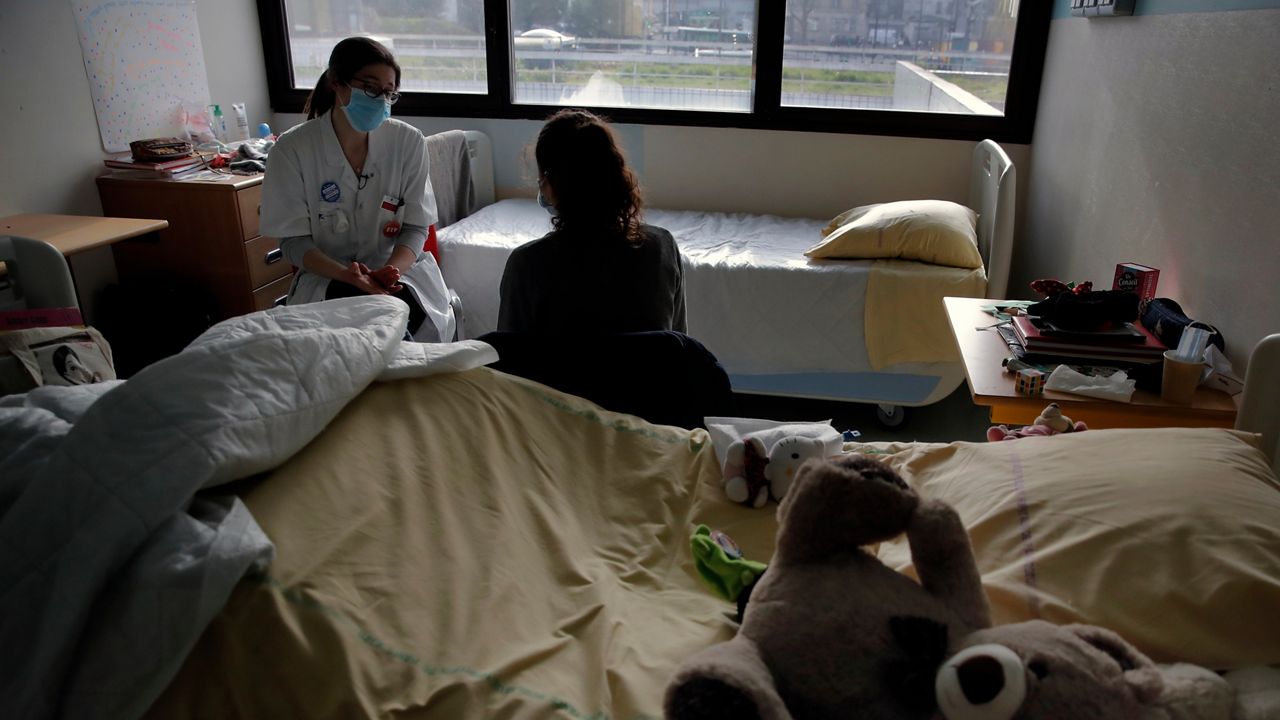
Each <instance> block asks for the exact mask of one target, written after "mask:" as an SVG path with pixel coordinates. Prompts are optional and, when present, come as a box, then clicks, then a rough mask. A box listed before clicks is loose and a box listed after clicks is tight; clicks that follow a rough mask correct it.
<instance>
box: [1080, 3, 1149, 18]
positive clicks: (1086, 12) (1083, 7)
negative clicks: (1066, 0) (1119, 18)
mask: <svg viewBox="0 0 1280 720" xmlns="http://www.w3.org/2000/svg"><path fill="white" fill-rule="evenodd" d="M1133 3H1134V0H1071V14H1072V15H1075V16H1076V17H1112V16H1115V15H1132V14H1133Z"/></svg>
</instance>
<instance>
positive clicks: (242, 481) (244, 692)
mask: <svg viewBox="0 0 1280 720" xmlns="http://www.w3.org/2000/svg"><path fill="white" fill-rule="evenodd" d="M406 315H407V310H406V308H405V307H404V305H403V304H401V303H397V302H396V301H394V300H392V299H388V298H382V297H366V298H350V299H343V300H335V301H329V302H325V303H316V304H313V305H302V306H297V307H282V308H274V309H272V310H268V311H264V312H261V313H255V314H252V315H248V316H243V317H240V318H234V319H231V320H228V321H225V322H223V323H220V324H218V325H217V326H215V327H214V328H212V329H210V330H209V331H208V332H206V333H205V334H204V335H203V336H201V337H200V338H199V339H197V340H196V341H195V342H194V343H192V345H191V346H190V347H188V348H187V349H186V350H184V351H183V352H182V353H180V354H178V355H176V356H173V357H170V358H166V359H164V360H161V361H159V362H157V363H155V364H154V365H151V366H149V367H148V368H146V369H144V370H143V371H141V372H139V373H138V374H136V375H134V376H133V377H132V378H130V379H129V380H127V381H123V382H111V383H104V384H102V385H100V386H78V387H74V388H47V389H45V390H43V391H39V392H32V393H28V394H26V395H19V396H13V397H11V398H8V399H6V400H3V401H0V478H3V479H4V483H3V488H4V491H5V494H4V496H3V497H4V502H5V504H4V505H3V508H2V509H3V515H2V516H0V540H3V542H0V587H4V588H5V592H4V593H3V594H0V638H3V640H4V642H5V648H6V650H5V653H3V655H0V658H3V659H0V665H2V666H3V668H2V669H3V672H2V673H0V677H3V678H4V692H3V693H0V716H5V717H29V718H30V717H34V718H39V717H53V716H55V715H59V716H65V717H86V716H109V717H123V718H127V717H137V716H140V715H146V716H148V717H155V718H195V717H240V718H276V717H370V718H373V717H379V718H382V717H391V716H395V717H430V718H437V717H440V718H452V719H457V720H467V719H470V718H476V719H479V718H493V717H504V718H587V717H591V718H606V717H609V718H655V717H657V716H659V715H660V713H661V710H660V702H661V697H662V692H663V688H664V687H665V684H666V682H667V680H668V678H669V677H670V674H671V673H672V671H673V670H674V669H675V668H676V666H677V665H678V664H679V663H680V662H681V661H682V660H683V659H685V658H687V657H688V656H690V655H692V654H693V653H694V652H696V651H698V650H700V649H702V648H705V647H707V646H708V645H710V644H712V643H716V642H720V641H723V640H726V639H728V638H730V637H732V635H733V633H734V631H735V628H736V624H735V622H734V621H733V619H732V618H733V615H734V611H735V608H734V607H733V605H732V604H731V603H728V602H725V601H723V600H721V599H720V598H719V597H718V596H716V595H715V594H714V593H713V592H712V591H711V590H710V588H709V587H708V586H707V585H705V584H704V582H703V581H702V580H701V579H700V577H699V575H698V573H697V571H696V570H695V567H694V562H693V558H692V556H691V553H690V547H689V538H690V533H691V531H692V530H693V528H694V526H695V525H697V524H700V523H703V524H706V525H708V526H710V527H712V528H715V529H718V530H721V531H723V532H725V533H727V534H728V535H729V536H730V537H732V538H733V539H734V540H735V541H736V542H737V544H738V545H739V546H740V547H741V549H742V551H743V553H744V555H745V556H746V557H747V558H749V559H758V560H760V561H762V562H768V560H769V558H770V557H771V555H772V550H773V539H774V533H775V530H776V524H775V518H774V512H773V510H772V508H767V509H763V510H756V509H750V508H746V507H742V506H740V505H737V504H735V503H731V502H729V501H728V500H726V498H725V497H724V495H723V492H722V490H721V478H720V470H719V465H718V462H717V460H716V456H715V452H714V448H713V446H712V444H711V441H710V437H709V435H708V434H707V433H706V432H705V431H703V430H701V429H695V430H685V429H680V428H676V427H671V426H661V425H653V424H650V423H648V422H645V421H644V420H641V419H639V418H637V417H634V416H628V415H621V414H618V413H613V412H609V411H607V410H604V409H602V408H600V407H598V406H595V405H592V404H591V403H589V402H587V401H585V400H582V399H581V398H578V397H574V396H572V395H567V394H564V393H561V392H558V391H556V390H553V389H551V388H548V387H545V386H541V385H538V384H536V383H533V382H530V381H528V380H524V379H521V378H517V377H514V376H509V375H505V374H502V373H499V372H496V371H493V370H491V369H490V368H488V367H484V366H485V365H486V364H488V363H490V362H492V360H493V352H492V348H489V347H488V346H486V345H485V344H483V343H479V342H475V341H464V342H460V343H452V344H443V345H418V344H413V343H402V342H401V340H400V338H401V337H402V333H403V329H404V325H405V322H406ZM1277 371H1280V335H1275V336H1272V337H1270V338H1268V339H1267V340H1266V341H1264V343H1263V344H1261V345H1259V347H1258V349H1257V350H1256V351H1255V352H1254V354H1253V358H1252V361H1251V362H1250V364H1249V367H1248V374H1247V378H1246V389H1245V394H1244V402H1243V404H1242V406H1241V412H1240V414H1239V428H1240V429H1239V430H1238V431H1236V430H1226V429H1185V428H1176V429H1153V430H1090V431H1086V432H1080V433H1072V434H1068V435H1060V436H1056V437H1048V438H1026V439H1021V440H1016V441H1012V442H1000V443H964V442H960V443H948V444H933V443H870V444H854V443H850V444H847V445H846V446H845V450H846V451H851V452H862V453H864V454H868V455H872V456H874V457H878V458H880V459H882V460H884V461H885V462H887V463H889V464H891V465H892V466H893V467H895V468H896V469H898V471H899V472H900V473H901V474H902V475H903V477H904V478H905V479H906V480H907V481H908V482H909V483H911V484H912V485H913V486H915V487H916V488H917V489H918V490H919V491H920V492H921V493H923V494H925V495H927V496H932V497H940V498H943V499H945V500H948V501H950V502H952V503H953V504H954V505H956V507H957V508H958V510H959V512H960V514H961V517H962V519H963V520H964V522H965V525H966V527H967V528H968V529H969V531H970V534H971V538H972V541H973V545H974V550H975V554H976V556H977V558H978V562H979V567H980V569H981V571H982V573H983V582H984V586H985V588H986V590H987V592H988V596H989V597H990V598H991V602H992V605H993V609H994V612H995V617H996V619H997V620H998V621H1000V622H1009V621H1015V620H1021V619H1026V618H1030V617H1042V618H1046V619H1049V620H1052V621H1055V622H1068V621H1083V622H1092V623H1097V624H1103V625H1105V626H1107V627H1110V628H1111V629H1113V630H1116V631H1118V632H1120V633H1121V634H1122V635H1124V636H1125V637H1127V638H1128V639H1130V640H1131V641H1132V642H1134V643H1135V644H1137V645H1138V646H1139V648H1141V649H1142V650H1144V651H1145V652H1147V653H1148V654H1150V655H1152V656H1153V658H1154V659H1156V660H1157V661H1160V662H1173V661H1187V662H1193V663H1198V664H1201V665H1206V666H1209V667H1213V668H1215V669H1220V670H1228V669H1232V668H1239V667H1240V666H1243V665H1255V664H1264V665H1274V664H1276V663H1280V625H1277V624H1276V623H1275V622H1274V608H1275V607H1276V605H1277V603H1280V488H1278V486H1277V479H1276V475H1275V472H1276V467H1277V465H1276V442H1277V436H1280V415H1278V414H1277V408H1280V383H1277V382H1276V373H1277ZM879 553H880V556H881V558H882V559H883V560H885V561H886V562H887V563H889V564H890V565H892V566H894V567H897V568H900V569H902V570H903V571H904V572H910V568H909V567H908V564H907V560H906V555H905V550H904V547H903V546H902V543H900V542H894V543H886V544H884V545H882V546H881V548H880V549H879Z"/></svg>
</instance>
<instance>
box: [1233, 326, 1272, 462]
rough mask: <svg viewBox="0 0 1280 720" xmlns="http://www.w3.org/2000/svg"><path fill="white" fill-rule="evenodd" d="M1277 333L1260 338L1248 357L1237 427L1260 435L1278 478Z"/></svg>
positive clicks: (1263, 447) (1237, 415)
mask: <svg viewBox="0 0 1280 720" xmlns="http://www.w3.org/2000/svg"><path fill="white" fill-rule="evenodd" d="M1277 376H1280V333H1276V334H1274V335H1268V336H1267V337H1264V338H1262V340H1260V341H1259V342H1258V344H1257V346H1255V347H1254V348H1253V353H1252V354H1250V355H1249V367H1248V368H1247V369H1246V370H1245V376H1244V399H1243V400H1242V401H1241V403H1240V412H1238V413H1237V414H1236V428H1237V429H1240V430H1247V431H1249V432H1256V433H1261V434H1262V449H1263V450H1264V451H1265V452H1266V453H1267V456H1268V457H1269V458H1270V459H1271V467H1272V469H1274V470H1275V471H1276V474H1277V475H1280V377H1277Z"/></svg>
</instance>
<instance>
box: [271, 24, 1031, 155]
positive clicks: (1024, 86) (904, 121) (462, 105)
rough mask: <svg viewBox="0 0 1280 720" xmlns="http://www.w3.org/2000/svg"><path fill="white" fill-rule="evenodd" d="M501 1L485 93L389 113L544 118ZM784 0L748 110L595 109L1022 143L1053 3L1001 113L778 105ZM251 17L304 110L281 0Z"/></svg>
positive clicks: (1016, 58)
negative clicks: (516, 97) (528, 97)
mask: <svg viewBox="0 0 1280 720" xmlns="http://www.w3.org/2000/svg"><path fill="white" fill-rule="evenodd" d="M507 3H508V0H484V16H485V50H486V53H485V54H486V70H487V74H488V79H489V92H488V93H486V94H483V95H482V94H457V93H426V92H403V93H402V95H401V98H400V102H398V103H396V107H395V114H396V115H398V116H401V117H404V116H410V117H413V116H417V117H462V118H467V117H474V118H495V119H513V120H542V119H544V118H546V117H547V116H548V115H550V114H551V113H553V112H555V111H556V110H559V109H560V106H556V105H527V104H516V103H513V102H512V101H511V97H512V89H513V74H514V73H513V69H512V67H511V37H512V30H511V19H510V13H509V12H508V4H507ZM786 5H787V4H786V2H785V0H761V1H760V2H758V3H757V6H756V8H757V19H756V22H757V26H756V27H757V30H756V34H755V37H756V57H755V62H756V79H755V83H756V84H755V95H754V107H753V109H752V111H751V112H749V113H736V112H717V111H699V110H662V109H650V108H614V107H604V108H595V107H593V108H592V109H593V110H598V111H599V112H600V113H601V114H603V115H606V116H608V117H609V118H610V119H611V120H612V121H614V122H618V123H628V124H639V125H677V126H691V127H719V128H743V129H752V130H783V131H797V132H826V133H846V134H859V135H887V136H897V137H916V138H936V139H946V140H972V141H977V140H982V139H985V138H990V139H992V140H995V141H997V142H1006V143H1017V144H1029V143H1030V142H1031V136H1032V132H1033V131H1034V129H1035V115H1036V107H1037V105H1038V104H1039V99H1040V81H1041V75H1042V73H1043V71H1044V59H1045V51H1046V48H1047V47H1048V42H1049V22H1050V19H1051V16H1052V3H1048V2H1024V3H1021V6H1020V8H1019V10H1020V12H1019V16H1018V24H1017V28H1016V30H1015V31H1014V43H1013V56H1012V58H1011V60H1010V66H1009V83H1008V94H1007V96H1006V102H1005V109H1004V114H1003V115H997V116H992V115H961V114H953V113H930V112H913V111H905V110H855V109H828V108H808V107H787V106H783V105H782V104H781V96H782V64H783V63H782V51H783V38H784V36H785V28H786V21H787V7H786ZM258 17H259V23H260V26H261V31H262V46H263V55H264V58H265V61H266V71H267V89H268V93H269V95H270V98H271V107H272V109H273V110H274V111H275V112H283V113H301V112H302V108H303V105H304V104H305V102H306V99H307V95H308V94H309V92H310V91H309V90H306V89H296V88H294V87H293V86H292V85H293V63H292V58H291V51H290V46H289V37H288V33H287V26H286V19H285V0H258Z"/></svg>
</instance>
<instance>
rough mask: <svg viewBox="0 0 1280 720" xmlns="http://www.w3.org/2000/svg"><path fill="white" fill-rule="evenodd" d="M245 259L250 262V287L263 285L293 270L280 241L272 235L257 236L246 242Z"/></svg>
mask: <svg viewBox="0 0 1280 720" xmlns="http://www.w3.org/2000/svg"><path fill="white" fill-rule="evenodd" d="M244 259H245V262H247V263H248V264H249V287H255V288H259V287H262V286H263V285H266V284H267V283H269V282H271V281H272V280H275V279H276V278H279V277H283V276H285V275H288V274H289V273H290V272H291V271H292V270H293V268H292V267H291V266H290V265H289V261H288V260H285V259H284V253H283V252H282V251H281V250H280V243H279V242H277V241H276V239H275V238H271V237H256V238H254V239H252V240H250V241H249V242H247V243H245V244H244Z"/></svg>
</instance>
